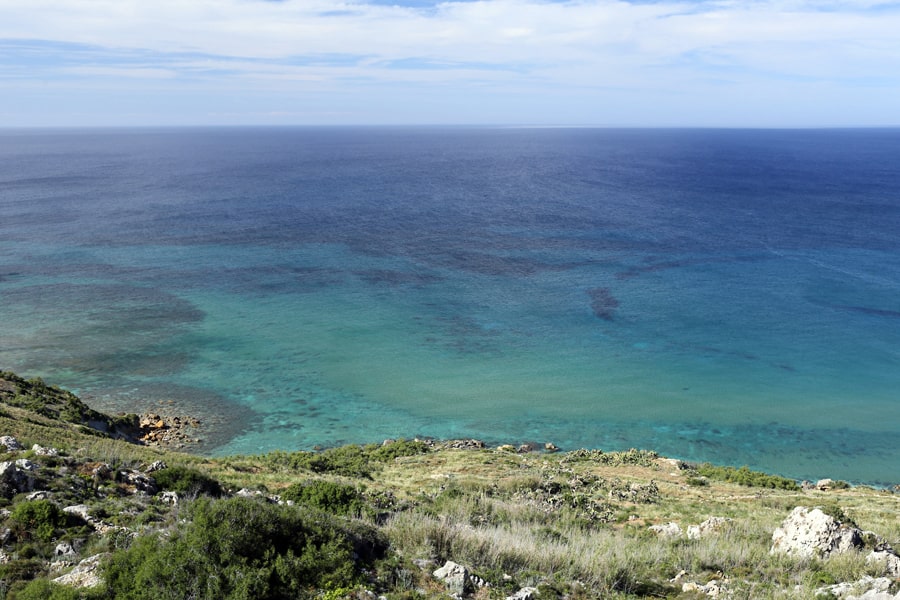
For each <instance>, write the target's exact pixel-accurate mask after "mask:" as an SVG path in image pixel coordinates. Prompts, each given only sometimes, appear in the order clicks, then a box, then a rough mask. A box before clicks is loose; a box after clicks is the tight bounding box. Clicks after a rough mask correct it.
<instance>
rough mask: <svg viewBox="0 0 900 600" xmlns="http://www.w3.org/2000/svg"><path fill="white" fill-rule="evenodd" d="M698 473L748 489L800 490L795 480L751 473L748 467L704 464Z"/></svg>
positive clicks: (755, 472) (698, 468)
mask: <svg viewBox="0 0 900 600" xmlns="http://www.w3.org/2000/svg"><path fill="white" fill-rule="evenodd" d="M697 473H698V474H699V475H702V476H703V477H708V478H709V479H717V480H719V481H726V482H728V483H737V484H738V485H746V486H748V487H762V488H771V489H781V490H799V489H800V486H799V485H797V482H796V481H794V480H793V479H788V478H786V477H781V476H780V475H769V474H768V473H762V472H760V471H751V470H750V469H749V468H748V467H746V466H743V467H740V468H735V467H719V466H716V465H711V464H710V463H703V464H702V465H700V466H698V467H697Z"/></svg>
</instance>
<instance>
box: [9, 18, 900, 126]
mask: <svg viewBox="0 0 900 600" xmlns="http://www.w3.org/2000/svg"><path fill="white" fill-rule="evenodd" d="M395 124H410V125H420V124H436V125H445V124H446V125H464V124H465V125H524V126H601V127H603V126H618V127H856V126H860V127H871V126H900V2H878V1H869V0H822V1H807V0H743V1H736V0H721V1H717V0H683V1H666V0H663V1H659V2H656V1H652V0H640V1H619V0H574V1H552V0H476V1H469V0H451V1H448V2H436V1H432V0H396V1H393V0H368V1H363V0H360V1H349V2H338V1H324V0H322V1H320V0H0V127H22V126H25V127H31V126H38V127H52V126H169V125H173V126H180V125H395Z"/></svg>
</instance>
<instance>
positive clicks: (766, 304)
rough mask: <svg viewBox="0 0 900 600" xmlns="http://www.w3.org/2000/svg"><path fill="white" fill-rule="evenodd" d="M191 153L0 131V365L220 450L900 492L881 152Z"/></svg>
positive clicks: (899, 274)
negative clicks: (895, 486) (764, 475)
mask: <svg viewBox="0 0 900 600" xmlns="http://www.w3.org/2000/svg"><path fill="white" fill-rule="evenodd" d="M189 133H190V134H189ZM189 133H188V132H184V131H173V132H115V133H109V132H106V133H103V134H98V133H96V132H94V133H92V132H82V133H78V134H75V133H69V134H66V135H62V134H57V136H56V137H53V136H50V135H49V134H46V133H44V134H40V135H39V134H36V133H32V134H28V135H26V134H21V133H20V134H17V135H18V137H14V136H13V137H10V135H9V134H8V135H7V136H6V137H5V138H3V137H2V136H0V139H3V140H4V141H5V142H6V145H5V146H4V152H6V154H7V155H10V156H15V157H17V160H19V161H20V163H21V164H20V165H19V166H18V168H17V169H16V170H13V169H11V168H7V169H5V170H2V171H0V174H2V179H0V181H2V187H0V190H2V193H3V195H2V201H0V202H2V204H0V208H2V209H3V214H4V215H6V218H5V219H4V221H3V224H2V225H0V232H2V233H3V237H2V238H0V297H2V302H3V304H2V311H3V312H2V318H3V332H2V346H0V367H2V368H6V369H14V370H17V371H19V372H21V373H24V374H26V375H41V376H43V377H45V378H46V379H48V380H50V381H53V382H59V383H61V384H63V385H65V386H67V387H69V388H70V389H74V390H75V391H77V392H79V393H81V394H82V395H84V396H85V397H87V398H88V400H89V401H90V402H92V403H93V404H95V405H97V406H98V407H100V408H104V409H108V410H141V409H143V408H144V407H147V406H155V405H156V404H157V403H164V404H165V405H167V406H168V407H170V408H172V409H177V410H183V411H185V412H190V413H192V414H195V415H197V416H200V418H201V419H202V420H203V421H204V423H205V424H206V430H205V435H206V438H205V445H204V447H203V450H204V451H205V452H209V453H213V454H230V453H257V452H264V451H268V450H273V449H276V448H280V449H288V450H290V449H300V448H312V447H315V446H331V445H335V444H341V443H354V442H356V443H359V442H371V441H380V440H381V439H384V438H387V437H412V436H414V435H424V436H433V437H441V438H447V437H464V436H465V437H479V438H482V439H485V440H487V441H490V442H493V443H501V442H512V443H519V442H538V443H543V442H545V441H552V442H554V443H556V444H557V445H559V446H561V447H563V448H575V447H582V446H590V447H600V448H605V449H623V448H628V447H645V448H654V449H657V450H659V451H660V452H662V453H664V454H668V455H672V456H678V457H682V458H686V459H690V460H698V461H700V460H712V461H715V462H720V463H728V464H735V465H741V464H748V465H750V466H752V467H755V468H760V469H765V470H768V471H775V472H779V473H782V474H785V475H789V476H793V477H798V478H803V477H808V478H815V477H820V476H821V477H824V476H831V477H837V478H843V479H847V480H852V481H864V482H870V483H880V484H889V483H894V482H897V481H898V480H900V472H898V468H897V466H896V465H898V464H900V450H898V448H900V409H898V395H897V390H898V389H900V385H898V384H900V369H898V365H900V360H898V359H900V304H898V300H897V299H898V298H900V295H898V291H900V252H898V249H897V247H896V239H895V235H894V234H895V233H897V232H898V231H900V229H897V224H898V217H900V210H898V208H897V205H898V204H900V200H898V198H897V197H896V192H895V190H896V189H900V188H898V187H895V184H896V183H897V182H898V176H897V174H896V172H895V170H894V169H893V168H892V167H890V165H891V164H900V163H892V162H891V160H892V159H891V157H894V158H896V157H897V156H898V154H897V152H898V148H900V134H892V135H888V134H886V133H883V132H882V133H880V134H878V133H872V132H857V133H856V135H858V136H863V138H864V139H863V140H862V141H865V142H866V144H867V146H866V147H867V148H871V146H872V143H873V139H874V141H875V142H878V143H879V144H881V146H883V148H882V149H881V150H880V151H878V152H875V151H874V150H870V155H868V156H863V157H858V156H856V155H854V154H852V153H849V154H847V156H848V157H849V158H854V160H853V161H848V162H847V163H846V164H844V163H841V164H842V165H844V171H845V172H843V173H840V172H837V173H836V172H834V169H833V168H831V167H830V166H829V165H830V164H831V163H830V162H829V161H837V160H839V159H841V158H842V156H841V155H838V156H835V155H833V152H834V151H833V150H828V151H823V150H822V149H821V143H820V142H821V140H816V139H807V137H808V136H809V135H816V134H810V133H808V132H807V133H803V132H793V133H791V134H790V135H788V134H785V133H781V134H778V133H774V132H773V133H769V134H768V136H769V137H767V136H766V135H763V134H761V133H760V134H757V135H756V136H755V137H754V136H753V135H751V136H750V137H749V138H748V137H747V134H746V133H740V132H731V133H730V134H727V133H726V132H718V133H709V132H706V133H703V132H680V133H679V132H662V133H660V132H657V133H655V134H654V133H652V132H645V133H643V134H636V133H635V132H604V131H602V130H601V131H593V132H576V133H571V134H569V135H574V136H575V137H574V138H570V137H560V135H561V134H560V133H559V132H556V133H554V132H543V131H530V132H518V133H516V134H515V135H513V134H512V133H510V132H503V131H490V130H488V131H485V130H472V131H462V132H460V131H456V130H452V131H450V132H448V131H444V130H403V131H396V130H359V131H357V130H353V131H346V130H313V131H309V130H288V131H282V130H274V131H258V130H248V131H243V130H241V131H236V132H234V131H232V132H228V131H221V130H202V131H193V132H189ZM511 135H512V137H509V136H511ZM804 135H805V136H807V137H804ZM835 135H836V134H835ZM844 135H849V134H847V133H845V134H844ZM879 135H880V136H881V137H879ZM498 136H499V138H498ZM535 136H537V137H535ZM548 136H549V137H548ZM785 136H787V137H785ZM865 136H869V137H865ZM873 136H874V137H873ZM885 136H886V137H885ZM849 139H850V141H853V142H854V143H857V144H861V143H862V142H861V141H860V140H858V139H857V138H854V137H852V136H851V137H850V138H849ZM845 142H846V140H845ZM844 145H845V146H847V144H846V143H845V144H844ZM198 147H199V148H202V149H203V150H204V151H205V153H198V152H197V151H196V150H197V148H198ZM213 148H216V150H213ZM891 152H893V153H894V154H891ZM173 153H175V154H178V153H183V154H184V156H181V160H180V161H179V160H177V158H179V157H178V156H173ZM779 153H781V154H784V153H787V154H788V155H790V157H791V160H792V161H793V163H792V165H793V166H790V165H788V166H786V165H785V157H784V156H783V155H778V154H779ZM711 157H712V158H715V160H717V161H719V162H718V164H716V165H712V166H710V164H709V160H711V159H712V158H711ZM862 158H865V159H866V160H862ZM600 159H602V160H600ZM701 163H702V165H705V166H702V165H701V166H698V165H699V164H701ZM6 164H9V163H8V162H7V163H6ZM811 173H812V174H815V175H816V177H817V178H816V177H812V176H811ZM863 180H864V181H865V182H866V184H865V185H864V186H861V185H860V181H863ZM861 188H862V189H861Z"/></svg>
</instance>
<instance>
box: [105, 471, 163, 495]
mask: <svg viewBox="0 0 900 600" xmlns="http://www.w3.org/2000/svg"><path fill="white" fill-rule="evenodd" d="M116 479H117V480H118V481H120V482H122V483H124V484H125V485H127V486H128V487H129V488H130V489H131V490H133V492H134V493H137V492H143V493H145V494H149V495H151V496H152V495H153V494H155V493H156V492H158V491H159V488H158V487H157V486H156V480H155V479H153V478H152V477H150V476H149V475H147V474H146V473H141V472H140V471H133V470H130V471H119V473H118V477H117V478H116Z"/></svg>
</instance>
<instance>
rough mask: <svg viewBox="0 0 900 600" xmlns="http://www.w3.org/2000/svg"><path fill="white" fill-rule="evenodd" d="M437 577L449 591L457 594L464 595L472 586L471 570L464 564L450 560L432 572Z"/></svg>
mask: <svg viewBox="0 0 900 600" xmlns="http://www.w3.org/2000/svg"><path fill="white" fill-rule="evenodd" d="M432 574H433V575H434V576H435V577H436V578H438V579H439V580H441V581H443V582H444V585H446V586H447V591H448V592H450V593H451V594H453V595H455V596H463V595H465V593H466V590H467V589H469V587H470V586H471V584H470V582H469V570H468V569H467V568H465V567H464V566H462V565H460V564H457V563H455V562H453V561H452V560H448V561H447V562H446V563H444V566H443V567H441V568H440V569H437V570H436V571H435V572H434V573H432Z"/></svg>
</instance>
